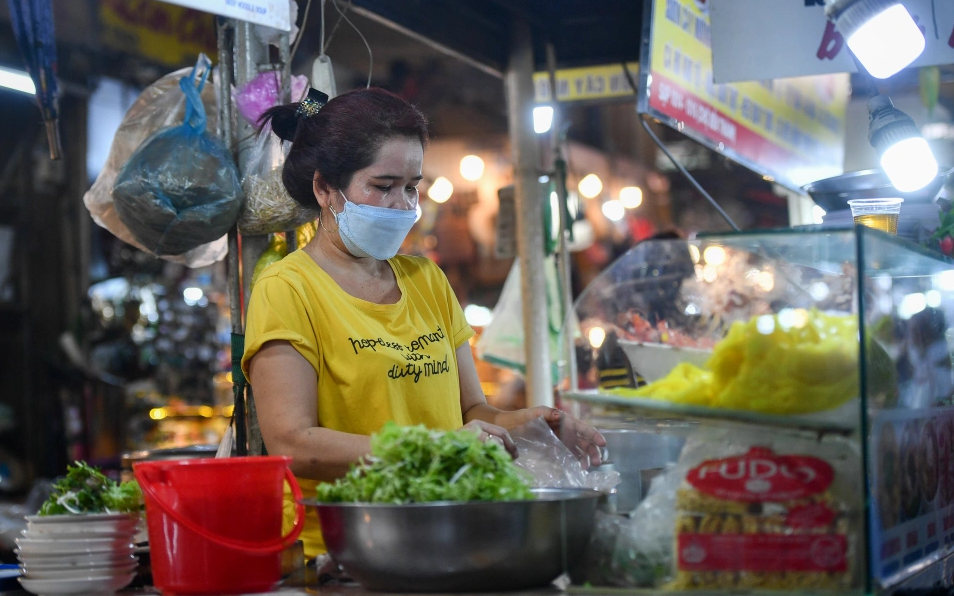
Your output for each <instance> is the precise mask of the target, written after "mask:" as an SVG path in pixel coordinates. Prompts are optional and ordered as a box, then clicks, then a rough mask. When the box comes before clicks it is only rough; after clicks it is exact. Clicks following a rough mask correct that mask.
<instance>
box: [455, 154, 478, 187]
mask: <svg viewBox="0 0 954 596" xmlns="http://www.w3.org/2000/svg"><path fill="white" fill-rule="evenodd" d="M460 175H461V176H463V177H464V180H470V181H471V182H476V181H477V180H480V177H481V176H483V175H484V160H482V159H480V157H478V156H476V155H468V156H467V157H465V158H464V159H462V160H460Z"/></svg>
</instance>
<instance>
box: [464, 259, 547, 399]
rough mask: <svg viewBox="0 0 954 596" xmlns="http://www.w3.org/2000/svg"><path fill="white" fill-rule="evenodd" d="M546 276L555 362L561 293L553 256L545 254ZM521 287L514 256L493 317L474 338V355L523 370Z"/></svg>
mask: <svg viewBox="0 0 954 596" xmlns="http://www.w3.org/2000/svg"><path fill="white" fill-rule="evenodd" d="M543 268H544V276H545V278H546V292H547V314H548V317H547V318H548V321H549V324H550V360H551V362H556V361H558V360H559V355H560V354H561V353H562V351H563V348H562V346H561V345H560V338H561V332H562V327H563V320H564V307H563V293H562V290H561V288H560V276H559V274H558V273H557V263H556V258H554V257H553V256H548V257H546V258H545V259H544V261H543ZM522 296H523V294H522V292H521V291H520V261H519V260H515V261H514V262H513V267H512V268H511V269H510V273H509V274H508V275H507V281H505V282H504V287H503V290H502V291H501V293H500V299H499V300H498V301H497V306H495V307H494V314H493V319H492V320H491V322H490V324H489V325H487V327H486V328H484V332H483V333H482V334H481V335H480V339H479V340H478V341H477V357H478V358H480V359H481V360H484V361H486V362H489V363H490V364H494V365H496V366H500V367H502V368H507V369H510V370H514V371H517V372H519V373H520V374H524V373H525V372H526V358H525V357H524V353H523V343H524V339H523V302H522ZM551 368H552V373H553V382H554V383H556V382H557V381H558V375H559V370H558V368H557V366H555V365H554V366H552V367H551Z"/></svg>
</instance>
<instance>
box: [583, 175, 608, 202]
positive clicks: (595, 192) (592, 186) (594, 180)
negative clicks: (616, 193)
mask: <svg viewBox="0 0 954 596" xmlns="http://www.w3.org/2000/svg"><path fill="white" fill-rule="evenodd" d="M579 189H580V194H581V195H583V196H584V197H586V198H587V199H595V198H596V197H598V196H600V193H601V192H603V182H602V181H601V180H600V177H599V176H597V175H596V174H587V175H586V176H585V177H584V178H583V179H582V180H580V185H579Z"/></svg>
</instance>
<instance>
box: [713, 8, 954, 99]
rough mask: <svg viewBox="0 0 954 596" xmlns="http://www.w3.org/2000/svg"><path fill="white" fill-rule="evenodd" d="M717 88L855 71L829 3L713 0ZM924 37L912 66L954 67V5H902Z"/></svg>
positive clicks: (714, 61)
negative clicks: (827, 7) (828, 10)
mask: <svg viewBox="0 0 954 596" xmlns="http://www.w3.org/2000/svg"><path fill="white" fill-rule="evenodd" d="M708 3H709V4H711V5H712V6H711V7H710V11H711V14H712V60H713V71H714V72H713V74H714V77H715V81H716V82H717V83H727V82H732V81H760V80H764V79H775V78H783V77H801V76H807V75H817V74H830V73H836V72H855V70H856V69H855V64H854V61H853V60H852V59H851V55H850V54H849V53H848V46H847V45H846V43H845V38H844V36H843V35H842V34H841V32H839V31H838V29H837V28H836V27H835V25H834V23H832V22H831V21H829V20H828V19H827V18H826V17H825V7H824V0H771V1H770V2H767V1H766V0H709V2H708ZM901 4H904V6H905V7H906V8H907V9H908V12H910V13H911V16H912V17H913V18H914V20H915V21H916V22H917V23H918V25H919V26H920V28H921V32H922V33H924V40H925V47H924V52H923V53H922V54H921V55H920V56H919V57H918V58H917V59H916V60H915V61H914V62H913V63H912V66H916V67H917V66H934V65H938V64H952V63H954V2H952V1H950V0H933V2H932V0H901Z"/></svg>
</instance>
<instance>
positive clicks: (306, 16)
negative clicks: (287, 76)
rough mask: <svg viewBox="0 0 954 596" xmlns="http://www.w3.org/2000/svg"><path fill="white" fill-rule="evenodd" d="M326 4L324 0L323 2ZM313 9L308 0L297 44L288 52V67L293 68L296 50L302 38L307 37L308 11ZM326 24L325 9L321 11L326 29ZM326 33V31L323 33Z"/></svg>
mask: <svg viewBox="0 0 954 596" xmlns="http://www.w3.org/2000/svg"><path fill="white" fill-rule="evenodd" d="M321 3H322V4H324V0H322V2H321ZM310 10H311V0H308V3H307V4H305V15H304V17H302V19H301V28H299V29H298V37H297V38H295V45H294V46H292V49H291V52H289V54H288V68H291V63H292V60H294V59H295V52H297V51H298V46H299V45H300V44H301V40H302V38H304V37H305V27H306V26H307V25H308V12H309V11H310ZM324 26H325V11H324V10H322V11H321V27H322V31H324ZM322 35H324V33H322Z"/></svg>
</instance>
